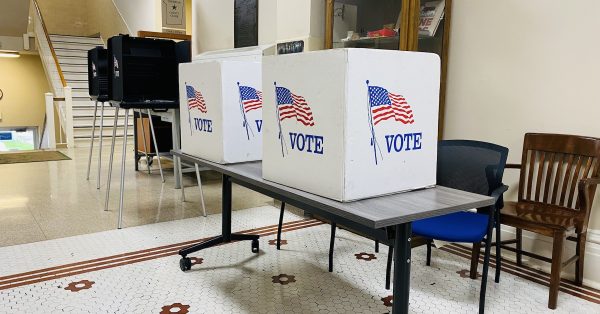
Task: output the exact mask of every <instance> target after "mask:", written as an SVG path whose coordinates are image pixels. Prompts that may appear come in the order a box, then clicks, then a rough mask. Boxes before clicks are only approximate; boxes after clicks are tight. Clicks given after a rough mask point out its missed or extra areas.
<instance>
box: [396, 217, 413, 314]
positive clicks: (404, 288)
mask: <svg viewBox="0 0 600 314" xmlns="http://www.w3.org/2000/svg"><path fill="white" fill-rule="evenodd" d="M411 233H412V225H411V223H410V222H409V223H405V224H401V225H397V226H396V239H395V241H394V260H395V262H394V300H393V302H392V313H395V314H399V313H408V298H409V295H410V263H411V259H410V237H411Z"/></svg>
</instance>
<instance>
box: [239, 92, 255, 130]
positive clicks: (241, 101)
mask: <svg viewBox="0 0 600 314" xmlns="http://www.w3.org/2000/svg"><path fill="white" fill-rule="evenodd" d="M237 85H238V91H239V92H240V95H239V98H238V99H239V102H240V112H241V113H242V119H243V120H244V121H243V122H242V125H243V126H244V127H245V128H246V136H247V137H248V140H250V133H249V132H248V128H249V127H250V126H249V125H248V119H247V118H246V111H245V110H244V104H243V100H242V94H241V90H240V82H237ZM250 131H252V129H250ZM252 136H254V132H252Z"/></svg>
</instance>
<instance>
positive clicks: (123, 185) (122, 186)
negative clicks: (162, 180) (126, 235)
mask: <svg viewBox="0 0 600 314" xmlns="http://www.w3.org/2000/svg"><path fill="white" fill-rule="evenodd" d="M128 126H129V110H128V109H125V126H124V133H123V155H122V157H121V187H120V191H119V223H118V228H119V229H121V228H122V227H123V197H124V196H125V195H124V191H125V159H126V156H127V129H128Z"/></svg>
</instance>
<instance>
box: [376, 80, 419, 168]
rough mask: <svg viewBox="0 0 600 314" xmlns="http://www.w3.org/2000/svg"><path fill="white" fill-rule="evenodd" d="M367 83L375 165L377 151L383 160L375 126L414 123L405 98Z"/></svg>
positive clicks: (411, 111)
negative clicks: (389, 122)
mask: <svg viewBox="0 0 600 314" xmlns="http://www.w3.org/2000/svg"><path fill="white" fill-rule="evenodd" d="M366 82H367V94H368V95H367V96H368V99H369V102H368V105H367V106H368V112H369V114H368V117H369V126H370V128H371V146H373V156H374V158H375V164H376V165H377V162H378V160H377V150H379V157H380V158H379V159H380V160H383V154H382V152H381V147H379V143H378V142H377V137H376V136H375V126H376V125H377V124H379V123H380V122H383V121H385V120H392V121H395V122H399V123H402V124H413V123H415V119H414V115H413V110H412V108H411V107H410V105H409V104H408V102H407V101H406V98H404V96H402V95H400V94H394V93H391V92H389V91H388V90H387V89H385V88H383V87H381V86H375V85H373V86H371V85H369V80H367V81H366Z"/></svg>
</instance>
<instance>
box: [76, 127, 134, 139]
mask: <svg viewBox="0 0 600 314" xmlns="http://www.w3.org/2000/svg"><path fill="white" fill-rule="evenodd" d="M112 131H113V130H112V128H105V129H104V130H102V137H104V138H106V137H112ZM123 131H124V129H123V127H118V128H117V136H123V134H124V132H123ZM99 134H100V131H99V130H96V135H99ZM127 134H128V135H133V128H129V129H128V130H127ZM90 136H92V128H85V129H78V128H74V129H73V137H74V138H87V139H89V138H90Z"/></svg>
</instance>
